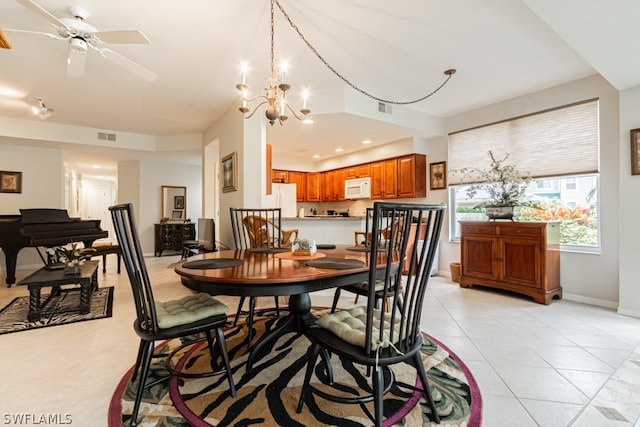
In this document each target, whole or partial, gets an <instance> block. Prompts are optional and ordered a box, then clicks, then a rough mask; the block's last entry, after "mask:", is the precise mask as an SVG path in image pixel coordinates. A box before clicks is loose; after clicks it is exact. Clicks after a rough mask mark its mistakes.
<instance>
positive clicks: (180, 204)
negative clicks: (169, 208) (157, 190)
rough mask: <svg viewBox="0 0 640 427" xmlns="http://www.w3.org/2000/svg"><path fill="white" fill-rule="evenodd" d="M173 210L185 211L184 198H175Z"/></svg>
mask: <svg viewBox="0 0 640 427" xmlns="http://www.w3.org/2000/svg"><path fill="white" fill-rule="evenodd" d="M173 209H184V196H174V197H173Z"/></svg>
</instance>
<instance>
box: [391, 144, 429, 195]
mask: <svg viewBox="0 0 640 427" xmlns="http://www.w3.org/2000/svg"><path fill="white" fill-rule="evenodd" d="M397 161H398V191H397V196H398V198H402V197H427V156H425V155H424V154H411V155H409V156H403V157H398V160H397Z"/></svg>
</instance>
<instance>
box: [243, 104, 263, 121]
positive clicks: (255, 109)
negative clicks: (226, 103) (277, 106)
mask: <svg viewBox="0 0 640 427" xmlns="http://www.w3.org/2000/svg"><path fill="white" fill-rule="evenodd" d="M264 104H268V102H267V101H262V102H261V103H260V104H258V105H256V106H255V107H254V108H253V111H252V112H251V114H249V115H248V116H244V118H245V119H250V118H251V117H253V115H254V114H255V113H256V111H258V108H260V106H261V105H264Z"/></svg>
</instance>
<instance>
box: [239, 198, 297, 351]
mask: <svg viewBox="0 0 640 427" xmlns="http://www.w3.org/2000/svg"><path fill="white" fill-rule="evenodd" d="M229 214H230V215H231V229H232V232H233V242H234V244H235V246H236V249H255V250H260V251H266V252H269V251H272V252H277V251H286V250H288V249H286V248H288V247H290V246H291V245H292V243H293V241H292V239H295V238H297V236H298V230H297V229H292V230H283V229H282V221H281V214H282V210H281V209H280V208H261V209H255V208H229ZM245 299H246V297H244V296H243V297H240V302H239V303H238V310H237V311H236V317H235V319H234V321H233V325H234V326H235V325H236V324H237V323H238V319H239V318H240V314H241V313H242V307H243V305H244V302H245ZM274 300H275V305H276V315H277V316H280V305H279V303H278V297H274ZM255 305H256V297H252V296H250V297H249V311H248V312H247V323H248V326H249V328H248V329H249V336H248V338H249V345H251V340H252V338H253V316H254V314H255ZM267 311H270V310H267ZM263 312H264V311H263Z"/></svg>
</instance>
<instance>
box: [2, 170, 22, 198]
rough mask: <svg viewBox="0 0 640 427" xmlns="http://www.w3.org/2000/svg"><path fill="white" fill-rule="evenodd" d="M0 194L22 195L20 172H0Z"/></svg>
mask: <svg viewBox="0 0 640 427" xmlns="http://www.w3.org/2000/svg"><path fill="white" fill-rule="evenodd" d="M0 193H22V172H8V171H0Z"/></svg>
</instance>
